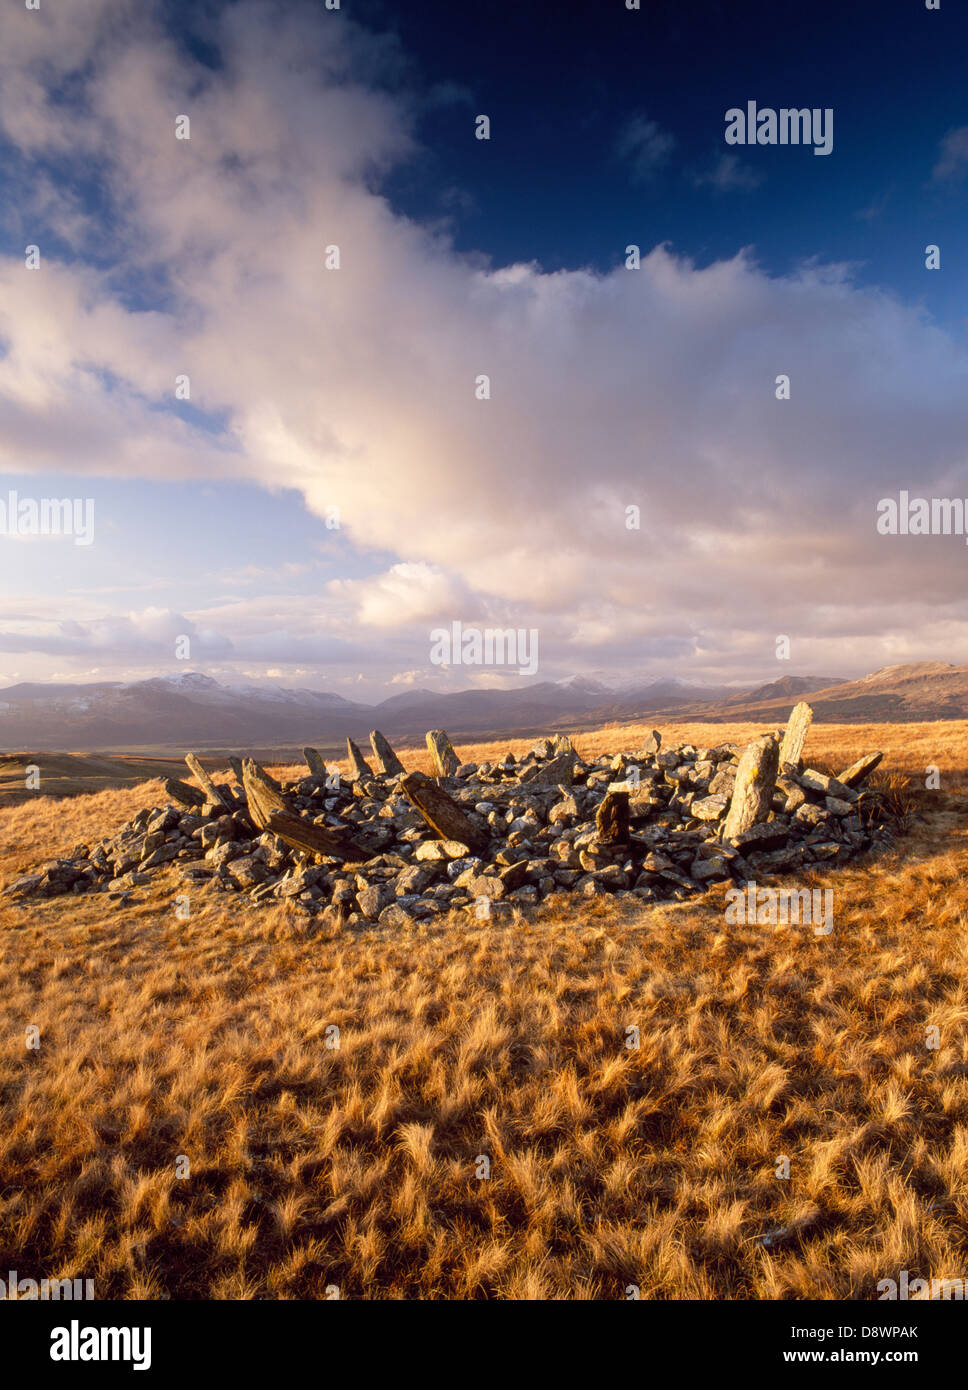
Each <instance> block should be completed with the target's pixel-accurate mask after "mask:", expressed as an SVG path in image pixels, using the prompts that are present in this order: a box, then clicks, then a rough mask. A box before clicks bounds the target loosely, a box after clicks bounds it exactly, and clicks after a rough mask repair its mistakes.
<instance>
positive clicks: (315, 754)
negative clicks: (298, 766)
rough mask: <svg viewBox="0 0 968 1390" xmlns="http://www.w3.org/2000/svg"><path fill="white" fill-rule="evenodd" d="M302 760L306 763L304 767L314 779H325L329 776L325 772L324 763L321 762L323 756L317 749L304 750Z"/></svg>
mask: <svg viewBox="0 0 968 1390" xmlns="http://www.w3.org/2000/svg"><path fill="white" fill-rule="evenodd" d="M303 758H304V759H305V761H306V766H307V767H308V768H309V771H310V772H311V773H312V775H313V776H314V777H323V778H325V777H328V776H329V773H328V772H327V771H326V763H325V762H324V760H323V755H322V753H320V751H319V749H318V748H304V749H303Z"/></svg>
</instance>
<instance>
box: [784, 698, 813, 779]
mask: <svg viewBox="0 0 968 1390" xmlns="http://www.w3.org/2000/svg"><path fill="white" fill-rule="evenodd" d="M812 723H813V710H812V709H811V708H810V706H809V705H808V704H807V703H806V701H805V700H801V701H800V703H799V704H798V705H794V706H793V709H792V711H791V713H790V718H789V719H788V720H787V726H786V733H785V734H784V735H783V743H782V744H781V745H780V767H781V768H784V767H786V765H787V763H792V765H793V766H794V767H795V768H799V766H800V759H801V758H802V757H803V745H804V743H805V742H806V740H807V730H808V729H809V728H810V725H811V724H812Z"/></svg>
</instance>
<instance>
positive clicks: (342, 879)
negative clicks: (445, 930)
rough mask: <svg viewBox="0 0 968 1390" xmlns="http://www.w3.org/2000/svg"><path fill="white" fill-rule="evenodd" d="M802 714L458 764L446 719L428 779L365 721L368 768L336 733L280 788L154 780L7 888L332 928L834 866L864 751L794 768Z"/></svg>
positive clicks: (850, 818) (672, 891)
mask: <svg viewBox="0 0 968 1390" xmlns="http://www.w3.org/2000/svg"><path fill="white" fill-rule="evenodd" d="M811 719H812V711H811V710H810V708H809V706H807V705H805V704H801V705H798V706H797V707H796V709H795V710H794V711H793V714H792V715H791V718H790V722H789V724H788V726H787V729H786V731H785V732H784V731H783V730H777V731H776V732H775V733H772V734H768V735H765V736H763V737H762V738H758V739H756V740H754V742H753V743H751V744H750V745H749V746H748V747H747V748H746V749H745V750H743V749H740V748H738V747H737V746H736V745H734V744H730V743H724V744H720V745H718V746H717V747H714V748H698V747H694V746H692V745H689V744H685V745H680V746H678V747H671V748H669V747H663V745H662V739H661V735H660V734H659V733H658V732H657V731H654V732H653V733H652V736H651V737H650V738H649V739H647V740H646V742H645V744H644V746H643V747H641V748H639V749H637V750H635V751H634V752H631V753H619V754H617V755H615V756H611V755H605V756H602V757H599V758H596V759H594V760H592V761H586V760H584V759H582V758H581V757H579V756H578V754H577V753H576V751H575V749H574V747H573V745H572V743H571V741H570V740H569V739H568V738H566V737H562V736H560V735H559V736H556V737H554V738H547V739H540V740H539V741H538V742H537V743H536V744H535V746H534V747H533V748H532V749H531V751H530V752H529V753H528V754H526V755H525V756H523V757H518V758H515V757H514V756H513V755H512V754H511V753H508V755H507V756H506V757H505V758H504V759H503V760H502V761H501V762H497V763H489V762H481V763H462V762H461V761H460V759H459V757H458V756H457V754H456V753H455V751H454V749H453V747H452V745H451V743H450V741H449V740H448V738H447V735H446V734H445V733H444V732H443V731H442V730H432V731H431V732H430V733H429V734H428V735H427V744H428V748H429V750H430V754H431V760H432V765H433V770H434V775H433V776H430V777H428V776H425V775H424V774H423V773H420V772H409V773H408V772H407V771H406V769H405V768H404V767H403V764H402V763H401V762H400V760H399V758H398V757H397V755H396V754H395V753H394V751H393V749H392V748H391V747H390V745H389V744H388V743H387V741H386V739H385V738H384V737H383V736H382V734H380V733H379V732H374V733H372V734H371V735H370V742H371V744H372V747H373V761H374V766H371V765H370V763H368V762H367V761H366V759H365V758H364V757H363V755H362V753H361V752H360V749H359V748H358V747H357V745H356V744H355V743H353V741H352V740H347V753H348V761H349V768H350V771H349V775H348V776H346V775H340V773H339V772H338V770H337V769H335V768H328V767H327V766H326V764H325V763H324V761H323V759H322V757H321V756H320V754H319V753H318V751H317V750H316V749H313V748H307V749H305V750H304V756H305V758H306V765H307V768H308V775H306V776H304V777H299V778H297V779H295V780H293V781H290V782H286V783H284V784H280V783H278V782H276V781H275V780H274V779H273V778H272V777H271V776H269V774H268V773H267V772H265V771H264V769H263V768H261V767H260V766H259V765H258V763H256V762H254V761H253V760H252V759H250V758H246V759H245V760H239V759H236V758H233V759H231V760H230V761H231V765H232V770H233V773H234V774H235V778H236V782H235V785H229V784H224V783H223V784H219V785H216V784H215V783H214V782H213V781H212V779H211V778H210V777H209V775H208V773H207V772H206V771H205V769H204V768H203V767H202V765H201V763H200V762H199V761H198V759H197V758H196V757H195V756H194V755H193V754H189V755H188V756H187V757H186V762H187V764H188V767H189V769H190V770H191V772H192V773H193V775H194V778H195V783H196V784H197V785H193V784H192V783H189V782H182V781H176V780H174V779H173V780H170V781H169V782H167V783H166V793H167V795H168V798H169V800H168V804H166V805H165V806H161V807H158V808H156V809H153V810H143V811H139V813H138V814H137V815H136V816H135V817H134V819H133V820H132V821H131V822H130V824H128V825H126V826H125V827H124V828H123V829H122V830H121V831H119V833H118V834H116V835H114V836H113V837H111V838H110V839H105V840H102V841H101V843H100V844H98V845H96V846H94V847H93V848H92V847H91V846H88V845H78V846H76V848H75V849H74V850H73V851H72V852H71V854H70V855H69V856H68V857H67V858H66V859H58V860H56V861H54V862H52V863H49V864H46V865H44V866H42V868H41V869H39V870H38V872H36V873H34V874H29V875H27V876H26V877H24V878H20V879H18V880H17V881H16V882H15V883H13V884H11V885H10V886H9V887H8V888H7V889H6V890H5V893H6V894H7V895H10V896H12V897H13V898H15V899H16V900H18V901H29V900H30V899H36V898H46V897H53V896H56V895H59V894H67V893H70V894H81V893H104V894H106V895H107V897H108V899H110V900H113V901H116V902H118V903H120V904H121V905H124V904H126V903H129V902H131V901H132V900H136V899H134V895H135V894H136V893H137V890H138V889H139V888H142V887H145V886H147V885H148V884H150V883H151V881H152V879H153V877H154V876H155V875H156V874H168V873H170V872H171V871H172V870H174V871H175V872H176V873H179V874H180V876H181V886H180V888H179V890H178V891H180V892H181V893H187V894H188V895H189V900H190V899H191V895H192V894H194V893H196V892H205V893H243V894H246V895H247V896H248V897H249V898H250V899H251V900H252V901H254V902H257V903H269V902H280V901H285V902H288V903H289V904H290V905H291V906H292V907H293V909H294V910H295V911H296V912H298V913H304V914H309V915H314V914H316V913H318V912H321V911H324V910H330V911H331V912H332V913H334V914H336V916H337V917H338V918H339V920H341V921H343V922H345V923H347V924H349V925H351V926H352V925H363V924H365V923H367V922H374V921H379V922H380V923H383V924H385V925H391V926H394V925H402V924H404V923H406V922H408V921H411V920H414V919H421V918H427V917H430V916H433V915H435V914H437V913H442V912H446V911H449V910H451V909H453V908H465V909H467V910H468V911H471V912H475V913H476V914H477V915H478V916H484V915H486V916H491V915H493V914H495V913H498V912H501V911H505V912H506V911H508V910H510V909H511V908H513V907H519V908H525V907H530V906H533V905H535V904H537V903H538V902H539V901H541V900H542V899H545V898H547V897H549V896H550V895H552V894H556V893H573V894H574V893H577V894H580V895H583V896H587V897H594V896H598V895H601V894H606V893H608V894H614V895H615V896H616V897H625V896H629V895H631V896H632V897H635V898H638V899H640V900H642V901H644V902H653V901H657V900H667V899H679V900H681V899H684V898H686V897H688V896H689V895H691V894H694V893H697V892H702V891H704V890H705V889H706V888H707V887H708V886H709V885H710V884H713V883H716V882H725V881H727V880H729V881H731V882H733V883H736V884H742V883H746V882H749V881H755V880H756V879H757V878H762V877H764V876H767V875H770V874H773V873H780V872H783V873H788V872H795V871H797V870H808V869H810V868H813V867H814V866H816V865H818V864H829V863H842V862H844V861H845V860H847V859H850V858H852V857H853V856H855V855H858V854H861V853H864V852H865V851H867V850H869V849H870V848H871V847H872V846H873V845H875V844H876V843H877V842H878V841H879V840H880V841H883V840H885V839H889V838H890V837H891V828H890V824H889V817H888V816H887V813H886V810H885V807H884V804H883V802H882V800H881V797H880V795H879V794H878V793H877V791H876V790H872V789H869V788H867V787H866V785H865V784H866V783H867V779H868V778H869V776H870V774H871V772H872V771H873V770H874V768H875V767H876V766H877V765H878V763H879V762H880V760H881V756H882V755H881V754H880V753H874V754H871V755H869V756H867V757H865V758H861V759H860V760H859V761H858V762H856V763H855V764H854V765H853V766H852V767H849V768H847V769H846V770H845V771H844V772H842V773H841V774H840V775H839V776H838V777H831V776H829V775H826V774H825V773H822V772H818V771H816V770H814V769H811V768H809V767H804V766H803V761H802V749H803V743H804V739H805V737H806V732H807V728H808V727H809V724H810V721H811Z"/></svg>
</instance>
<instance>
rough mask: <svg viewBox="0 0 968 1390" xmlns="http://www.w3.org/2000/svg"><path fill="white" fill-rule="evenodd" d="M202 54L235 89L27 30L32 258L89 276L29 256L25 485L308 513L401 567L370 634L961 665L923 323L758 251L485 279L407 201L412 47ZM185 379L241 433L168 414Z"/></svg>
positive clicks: (138, 30) (274, 30) (97, 44)
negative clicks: (934, 519) (888, 513)
mask: <svg viewBox="0 0 968 1390" xmlns="http://www.w3.org/2000/svg"><path fill="white" fill-rule="evenodd" d="M207 37H208V38H209V40H210V42H211V44H212V45H213V48H214V50H215V51H217V54H218V61H217V63H215V64H211V63H206V62H203V61H202V60H201V59H200V58H197V57H191V56H189V54H188V52H187V51H186V50H185V49H184V48H183V47H182V46H180V45H179V44H177V43H176V42H175V40H174V39H173V38H172V37H171V36H170V34H167V33H166V31H165V30H164V29H163V28H162V26H161V25H160V22H159V16H158V11H157V9H156V7H155V6H153V5H151V4H149V3H146V2H145V0H138V2H137V3H135V0H69V3H68V0H63V3H60V4H57V3H55V0H45V4H44V6H43V7H42V10H40V11H37V12H29V11H26V10H24V9H23V8H22V7H18V6H16V5H13V6H9V7H5V9H4V11H3V13H2V15H0V131H2V133H3V137H4V139H5V140H6V141H7V142H8V143H9V144H10V145H11V146H13V147H14V149H15V150H16V152H17V154H16V157H17V159H18V160H19V161H20V163H19V166H18V167H19V181H20V184H21V186H22V188H23V191H24V200H23V207H22V209H21V228H20V230H21V231H22V235H23V238H24V244H27V243H37V244H39V245H40V246H41V248H42V251H43V249H44V244H45V237H47V238H50V239H53V241H54V244H55V245H56V247H58V248H59V250H60V253H59V254H57V253H55V254H52V255H51V256H49V257H46V258H45V260H44V265H43V269H42V272H41V273H28V272H26V271H25V269H24V263H23V256H22V254H20V251H19V246H18V247H17V254H10V255H7V256H5V257H2V258H0V348H2V349H5V351H4V352H3V354H2V356H0V411H2V422H3V423H2V429H0V468H3V469H4V470H6V471H9V472H11V473H17V474H23V473H25V472H30V471H41V470H45V469H48V470H49V469H52V468H58V469H63V468H64V466H65V461H67V460H69V462H70V468H71V470H72V471H74V472H77V473H81V474H89V475H105V474H118V475H124V476H128V477H131V476H143V477H145V478H197V477H210V478H213V479H218V478H226V477H233V478H243V479H249V480H251V481H253V482H256V483H258V484H260V485H264V486H266V487H273V488H274V487H288V488H296V489H298V490H300V491H301V493H302V494H303V496H304V497H305V500H306V504H307V506H308V507H310V508H311V509H313V510H314V511H315V512H317V513H318V514H319V515H320V516H324V515H326V509H327V508H329V507H333V506H337V507H338V508H339V512H340V517H341V524H342V527H343V528H344V531H345V533H346V534H347V535H348V536H349V537H350V538H351V539H352V541H353V542H354V544H355V545H356V546H357V547H359V548H360V549H361V550H362V551H372V552H373V553H381V554H383V553H388V554H389V555H391V556H392V557H394V561H393V564H392V566H391V567H390V568H389V570H388V571H387V572H386V573H384V574H382V575H380V576H377V577H376V578H374V579H372V580H370V581H367V580H355V581H351V582H347V583H346V584H344V585H342V586H339V585H338V586H336V591H335V592H337V594H338V597H339V601H340V602H341V603H345V602H347V601H348V600H351V601H352V602H353V603H354V604H355V605H356V611H357V616H358V617H359V618H360V619H361V621H362V624H363V626H364V627H366V628H369V629H373V628H374V627H379V626H380V625H381V624H383V625H384V626H385V627H386V628H387V629H388V630H390V629H391V628H393V626H394V621H395V615H397V614H398V615H399V616H400V617H401V618H403V617H405V618H406V619H407V620H408V621H410V620H413V621H414V622H417V621H418V620H419V622H420V623H423V624H424V626H427V625H432V624H433V621H434V619H435V618H439V619H442V620H447V619H449V618H462V619H463V620H464V621H474V620H475V618H480V619H489V618H493V619H494V620H495V621H501V620H511V621H514V622H515V623H519V624H525V625H529V626H537V627H538V628H539V630H541V632H542V634H543V638H544V636H545V635H547V640H546V641H545V643H544V650H545V653H546V654H549V653H552V652H553V653H554V658H555V660H556V661H557V662H558V663H560V665H561V668H562V669H567V668H568V666H569V665H571V666H573V667H577V666H580V665H582V664H585V665H595V666H599V667H601V666H604V665H612V666H614V665H616V664H621V663H623V662H624V663H625V664H627V665H629V666H635V665H641V664H642V663H643V660H644V661H645V662H647V661H648V660H649V659H650V658H651V657H653V656H665V655H667V654H668V653H670V652H671V653H677V654H683V653H689V654H691V656H692V658H693V661H694V664H695V668H696V669H697V670H702V671H704V672H706V673H707V674H711V673H713V672H716V673H735V672H741V671H744V670H750V669H751V668H752V667H756V666H759V667H760V668H762V666H763V664H764V663H765V662H766V661H767V660H768V658H769V657H770V656H771V655H772V652H773V648H774V640H775V636H776V635H777V634H779V633H783V634H788V635H790V636H791V637H792V638H793V640H794V642H795V643H796V642H798V641H799V643H800V647H799V651H798V655H799V657H800V658H801V659H800V660H799V661H798V663H797V664H798V666H801V667H802V666H803V664H804V663H806V664H808V665H809V666H810V668H811V669H813V670H815V671H816V670H818V669H819V670H822V671H823V672H824V673H826V672H833V671H837V670H856V669H857V668H858V666H859V664H870V665H876V664H882V663H884V662H887V661H888V660H901V659H905V658H906V657H915V656H921V655H924V656H928V655H951V653H952V652H953V651H955V650H957V649H960V651H961V654H962V655H963V654H964V650H965V648H964V639H965V633H966V627H965V622H966V609H965V598H964V593H965V584H964V579H963V567H964V565H965V563H968V556H966V553H965V550H964V547H963V544H962V543H961V542H960V541H957V540H953V539H952V538H930V539H929V538H908V539H905V538H901V537H896V538H895V537H881V536H878V535H877V534H876V531H875V526H874V522H875V505H876V501H877V499H879V498H881V497H884V496H889V495H892V494H896V493H897V491H898V490H899V489H901V488H909V489H911V490H912V491H914V492H920V493H921V494H922V495H932V494H937V495H962V496H964V495H966V494H968V480H966V470H965V463H966V443H965V441H966V439H968V428H966V427H968V389H966V388H968V357H966V354H965V350H964V347H963V346H962V345H961V344H958V343H956V342H955V341H954V340H953V339H952V338H951V336H950V335H948V334H947V333H945V332H944V331H942V330H941V329H940V328H938V327H937V326H934V325H933V324H932V323H931V322H930V321H928V320H927V319H926V318H925V316H924V315H923V314H922V313H921V311H920V310H919V309H917V308H916V307H910V306H907V305H905V304H903V303H901V302H899V301H897V300H896V299H894V298H893V297H891V296H890V295H888V294H886V293H880V292H876V291H872V290H868V289H864V290H862V289H859V288H857V287H856V286H854V285H853V284H852V282H851V277H850V272H849V268H846V267H837V266H833V267H831V266H816V265H813V266H806V267H803V268H802V269H800V270H799V271H798V272H797V273H795V274H792V275H789V276H786V277H781V278H776V277H769V276H768V275H766V274H764V273H763V272H762V271H761V270H760V269H759V268H758V267H757V265H756V262H755V259H754V258H753V256H752V255H751V254H748V253H743V252H741V253H739V254H737V255H736V256H735V257H734V258H732V259H729V260H726V261H721V262H718V263H715V264H712V265H710V266H707V267H704V268H698V267H697V266H695V265H693V264H691V263H690V262H689V261H688V260H685V259H682V258H680V257H677V256H675V255H673V254H672V253H671V252H670V251H669V250H668V249H667V248H665V247H662V246H660V247H656V248H654V249H651V250H649V249H648V248H643V257H642V263H641V269H639V270H629V269H626V268H625V267H624V265H622V266H621V267H620V268H618V269H616V270H614V271H612V272H611V273H609V274H599V273H593V272H591V271H588V270H583V269H577V270H572V271H560V272H556V273H553V274H551V273H546V272H545V271H543V270H542V268H541V266H540V265H537V264H530V265H514V266H504V267H497V266H492V265H491V264H489V263H487V262H486V261H483V260H481V259H480V258H478V259H476V260H475V259H471V258H467V257H462V256H460V255H458V254H456V253H455V251H454V250H453V248H452V246H451V244H450V243H449V241H448V240H447V238H446V236H444V235H442V234H441V233H440V232H439V230H433V229H429V228H426V227H423V226H420V225H417V224H415V223H414V222H413V221H410V220H408V219H406V218H404V217H402V216H399V215H396V214H395V213H394V212H393V210H392V209H391V207H390V206H389V204H388V202H387V201H386V199H385V198H384V197H382V196H381V194H380V191H379V189H380V180H381V177H382V176H383V175H384V174H385V173H386V172H387V171H388V170H389V169H391V168H392V167H393V166H394V165H395V163H396V162H398V161H400V160H404V159H406V158H408V157H409V155H410V154H411V153H412V152H413V150H414V149H415V135H414V131H415V128H416V126H415V119H416V113H415V111H414V110H413V109H412V106H411V105H410V104H409V102H408V100H407V99H406V98H404V97H403V96H400V95H391V94H389V93H388V90H387V88H386V86H385V85H384V84H382V82H381V79H382V77H383V76H384V75H385V71H386V67H387V64H389V63H392V61H393V54H392V51H391V50H389V49H388V47H387V45H386V44H385V43H383V42H381V41H380V40H379V39H378V38H375V37H373V36H370V35H367V34H365V33H363V32H362V31H360V30H359V29H357V28H356V27H354V25H353V24H352V22H350V21H349V20H347V19H346V17H345V16H343V15H342V14H340V13H335V12H326V11H324V10H322V9H320V8H319V7H309V6H305V5H302V4H294V5H287V6H279V5H268V4H265V3H259V0H242V3H239V4H236V5H233V6H231V7H229V8H227V9H225V10H223V11H222V12H221V13H220V14H219V16H218V18H217V19H213V21H212V30H211V32H210V34H209V35H208V36H207ZM183 114H185V115H188V116H189V117H190V120H191V139H190V140H177V139H176V138H175V121H176V117H177V116H179V115H183ZM468 138H469V139H471V138H472V130H471V128H470V125H469V131H468ZM510 157H513V154H512V155H511V156H510ZM93 187H96V188H97V189H98V196H97V197H96V198H94V199H92V198H91V196H90V192H91V189H92V188H93ZM333 245H335V246H338V247H339V252H340V267H339V269H328V268H327V264H326V262H327V251H326V249H327V247H330V246H333ZM614 254H615V255H616V256H621V255H623V254H624V247H616V248H614ZM182 373H185V374H187V375H188V376H189V377H190V380H191V389H192V403H193V405H194V406H196V407H198V408H199V409H200V410H201V411H202V412H204V413H205V417H206V418H207V419H208V420H209V421H219V422H221V427H220V428H218V429H213V428H211V427H208V428H207V427H205V426H204V425H202V424H198V423H195V424H193V423H189V422H188V421H187V420H186V419H185V418H182V417H181V416H180V415H179V413H178V412H177V411H176V410H174V409H172V406H173V397H174V380H175V377H176V376H177V375H179V374H182ZM781 373H782V374H786V375H788V376H789V378H790V381H791V398H790V399H789V400H788V401H778V400H777V399H776V394H775V380H776V377H777V376H778V375H779V374H781ZM481 374H486V375H487V376H488V377H489V379H490V384H491V386H490V389H491V396H490V399H488V400H479V399H477V396H476V394H475V382H476V380H477V378H478V377H479V375H481ZM631 506H634V507H638V508H639V509H640V527H639V529H629V527H628V526H627V524H626V523H627V508H629V507H631ZM959 545H960V546H961V549H960V550H959V549H958V547H959ZM421 630H422V629H421ZM942 643H943V647H942V646H940V645H939V644H942ZM415 651H417V655H418V657H419V650H418V649H416V648H415ZM952 659H957V657H954V656H953V657H952ZM413 664H415V663H414V661H413V660H412V659H411V660H408V661H406V662H405V665H407V666H408V667H409V666H411V665H413Z"/></svg>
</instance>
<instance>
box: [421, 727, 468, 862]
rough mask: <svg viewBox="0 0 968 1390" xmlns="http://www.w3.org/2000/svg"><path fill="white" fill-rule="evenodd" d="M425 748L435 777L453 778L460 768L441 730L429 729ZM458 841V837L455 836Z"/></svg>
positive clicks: (455, 755) (456, 757)
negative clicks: (428, 751)
mask: <svg viewBox="0 0 968 1390" xmlns="http://www.w3.org/2000/svg"><path fill="white" fill-rule="evenodd" d="M427 747H428V748H429V749H430V761H431V764H432V766H433V770H434V776H435V777H453V775H454V773H455V772H456V771H457V769H458V768H459V767H460V758H458V756H457V754H456V753H455V752H454V745H453V744H452V743H451V741H450V739H449V738H448V737H447V735H446V733H445V732H444V730H443V729H431V730H430V732H429V733H428V734H427ZM455 838H457V839H458V840H459V839H460V836H459V835H458V836H456V837H455Z"/></svg>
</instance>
